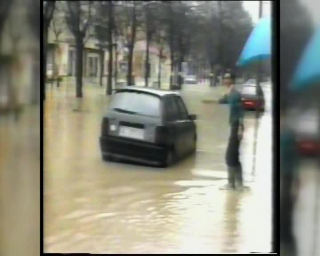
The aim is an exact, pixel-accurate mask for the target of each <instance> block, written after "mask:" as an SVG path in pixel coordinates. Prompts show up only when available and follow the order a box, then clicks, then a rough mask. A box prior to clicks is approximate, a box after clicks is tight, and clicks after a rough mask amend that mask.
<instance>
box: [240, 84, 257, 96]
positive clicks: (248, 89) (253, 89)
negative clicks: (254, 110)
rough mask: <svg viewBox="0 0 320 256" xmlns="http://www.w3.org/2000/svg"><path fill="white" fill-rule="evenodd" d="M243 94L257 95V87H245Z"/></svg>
mask: <svg viewBox="0 0 320 256" xmlns="http://www.w3.org/2000/svg"><path fill="white" fill-rule="evenodd" d="M242 94H244V95H256V87H255V86H245V87H243V88H242Z"/></svg>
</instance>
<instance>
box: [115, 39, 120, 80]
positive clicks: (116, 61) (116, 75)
mask: <svg viewBox="0 0 320 256" xmlns="http://www.w3.org/2000/svg"><path fill="white" fill-rule="evenodd" d="M115 55H116V56H115V58H116V59H115V67H114V68H115V70H114V85H115V86H116V84H117V80H118V55H119V53H118V51H117V45H115Z"/></svg>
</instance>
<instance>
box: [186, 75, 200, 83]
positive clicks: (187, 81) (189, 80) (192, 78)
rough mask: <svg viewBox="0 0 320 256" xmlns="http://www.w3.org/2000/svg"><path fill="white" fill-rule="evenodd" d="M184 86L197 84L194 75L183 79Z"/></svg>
mask: <svg viewBox="0 0 320 256" xmlns="http://www.w3.org/2000/svg"><path fill="white" fill-rule="evenodd" d="M184 82H185V84H197V83H198V80H197V78H196V76H194V75H188V76H186V77H185V79H184Z"/></svg>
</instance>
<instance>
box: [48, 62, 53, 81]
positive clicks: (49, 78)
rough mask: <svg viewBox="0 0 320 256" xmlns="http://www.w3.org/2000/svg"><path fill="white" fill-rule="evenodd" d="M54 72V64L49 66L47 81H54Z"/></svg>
mask: <svg viewBox="0 0 320 256" xmlns="http://www.w3.org/2000/svg"><path fill="white" fill-rule="evenodd" d="M53 76H54V72H53V64H47V79H48V80H51V79H53Z"/></svg>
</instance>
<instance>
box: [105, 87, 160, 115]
mask: <svg viewBox="0 0 320 256" xmlns="http://www.w3.org/2000/svg"><path fill="white" fill-rule="evenodd" d="M109 108H110V109H112V110H114V111H117V112H122V113H128V114H135V115H144V116H151V117H160V98H159V97H157V96H153V95H150V94H146V93H140V92H118V93H116V94H115V95H114V97H113V99H112V101H111V103H110V106H109Z"/></svg>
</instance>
